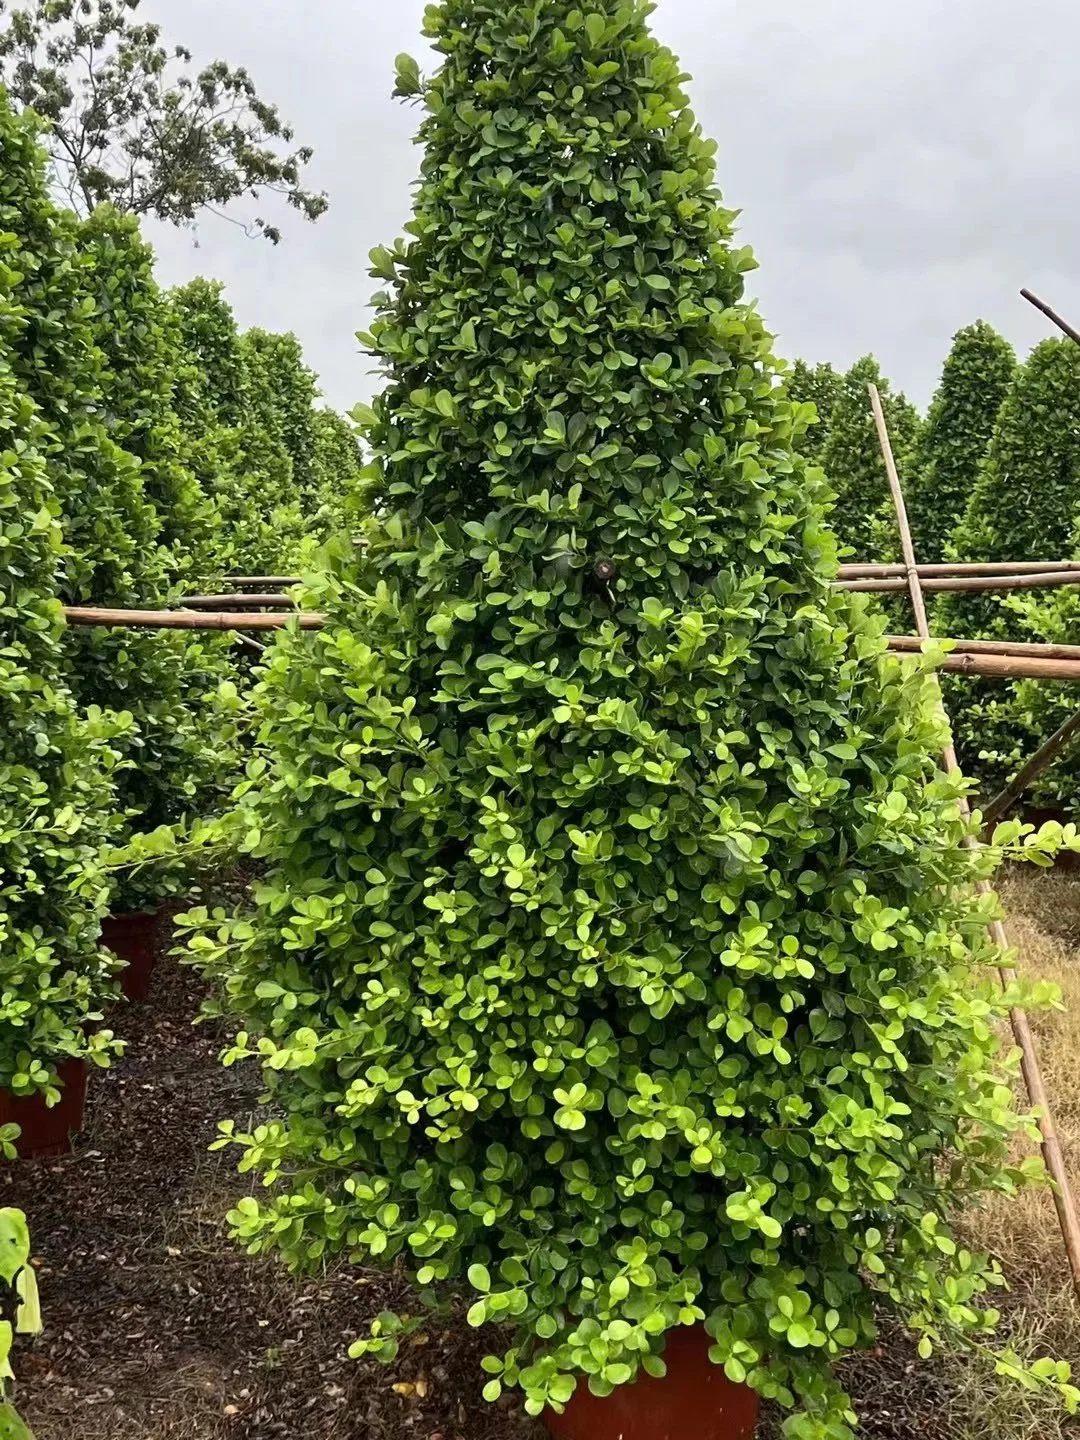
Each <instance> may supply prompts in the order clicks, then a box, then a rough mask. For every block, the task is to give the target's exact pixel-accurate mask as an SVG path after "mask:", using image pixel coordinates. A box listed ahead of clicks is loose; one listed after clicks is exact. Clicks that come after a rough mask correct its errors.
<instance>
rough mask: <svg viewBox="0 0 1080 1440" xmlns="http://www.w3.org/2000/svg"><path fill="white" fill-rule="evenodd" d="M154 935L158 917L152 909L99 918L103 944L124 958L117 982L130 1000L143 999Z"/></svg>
mask: <svg viewBox="0 0 1080 1440" xmlns="http://www.w3.org/2000/svg"><path fill="white" fill-rule="evenodd" d="M157 936H158V917H157V915H156V914H154V913H151V912H143V911H139V912H138V913H136V914H133V915H107V916H106V917H105V919H104V921H103V922H102V925H101V942H102V944H103V945H107V946H108V947H109V949H110V950H112V951H113V952H114V953H115V954H116V955H119V957H120V959H121V960H126V961H127V968H126V969H125V970H124V971H122V973H121V975H120V986H121V989H122V990H123V992H124V994H125V995H126V996H127V998H128V999H129V1000H145V999H146V996H147V992H148V991H149V989H150V974H151V972H152V970H153V968H154V954H155V951H156V949H157Z"/></svg>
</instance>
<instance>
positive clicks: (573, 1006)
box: [191, 0, 1019, 1440]
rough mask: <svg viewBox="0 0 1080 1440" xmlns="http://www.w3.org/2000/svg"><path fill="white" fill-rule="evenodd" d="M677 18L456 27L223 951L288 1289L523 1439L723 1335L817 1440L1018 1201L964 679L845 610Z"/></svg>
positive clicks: (469, 21)
mask: <svg viewBox="0 0 1080 1440" xmlns="http://www.w3.org/2000/svg"><path fill="white" fill-rule="evenodd" d="M651 9H652V6H651V5H649V4H647V3H641V0H591V3H586V4H581V3H580V0H578V3H572V0H543V3H540V0H535V3H521V4H515V5H512V6H507V5H505V4H503V3H495V0H442V3H438V4H433V5H431V6H429V7H428V10H427V15H426V21H425V28H426V32H427V34H428V35H429V36H430V37H431V39H432V40H433V42H434V44H435V46H436V48H437V49H438V51H439V52H440V53H441V55H442V59H443V64H442V67H441V69H440V70H439V71H438V73H437V74H436V75H435V76H434V77H433V78H432V79H431V80H430V81H428V82H426V83H424V82H421V81H419V79H414V80H413V81H412V82H411V83H410V86H409V87H408V88H419V87H421V86H422V91H423V98H424V102H425V105H426V114H425V118H424V121H423V124H422V129H421V139H422V140H423V142H424V146H425V152H424V159H423V168H422V175H421V181H420V185H419V188H418V192H417V199H416V209H415V214H414V217H413V219H412V221H411V222H410V225H409V227H408V228H409V238H408V240H407V241H404V242H399V243H398V244H397V245H396V246H394V247H393V248H387V249H379V250H377V251H375V252H374V253H373V256H372V261H373V265H374V273H376V274H377V275H379V276H380V277H381V278H382V279H383V280H384V281H385V282H386V287H385V290H384V291H383V292H382V293H381V295H380V296H379V297H378V299H377V318H376V320H375V323H374V325H373V327H372V331H371V334H370V336H369V337H368V338H369V343H370V346H371V348H372V349H373V351H374V352H375V354H376V355H377V356H378V357H379V359H380V360H381V363H382V365H383V367H384V369H385V372H386V386H385V389H384V390H383V393H382V394H381V396H380V397H379V398H378V400H377V401H376V402H375V404H374V407H373V415H372V423H371V426H370V432H369V437H368V438H369V442H370V445H371V447H372V453H373V457H374V459H373V462H372V465H373V471H374V476H375V479H374V485H375V491H376V494H377V497H378V504H379V506H380V509H381V512H382V514H383V523H382V525H381V527H380V528H379V529H378V530H377V531H373V532H372V543H371V545H370V546H369V548H368V550H367V552H366V554H365V555H363V556H361V557H358V558H357V559H356V560H355V561H354V562H353V563H351V564H349V565H344V566H341V567H339V568H338V569H337V570H335V571H334V572H332V573H330V574H327V575H326V576H324V577H323V578H322V579H321V580H320V581H319V582H318V585H317V586H316V587H314V588H313V591H312V593H311V594H310V596H309V597H308V598H309V599H310V600H311V601H312V602H313V603H318V604H320V605H321V606H323V607H325V609H326V610H327V612H328V624H327V627H326V628H325V629H324V630H323V631H322V632H320V633H318V634H317V635H312V636H305V637H300V636H294V637H292V639H291V640H290V639H288V638H287V639H286V640H285V641H284V642H283V643H282V644H280V645H279V646H277V647H275V649H274V651H273V652H272V654H271V655H270V657H269V660H268V668H267V671H266V675H265V681H264V683H263V686H262V692H261V703H262V707H263V708H262V713H263V738H264V741H265V743H266V746H267V755H266V758H265V759H259V760H257V761H256V762H254V764H253V765H252V768H251V772H250V780H249V784H248V789H247V794H246V799H245V801H244V805H243V809H242V812H241V814H240V816H239V819H240V821H241V824H240V831H241V833H243V834H244V835H245V836H246V839H245V848H246V849H247V850H248V851H249V852H250V853H251V855H252V856H253V857H254V858H255V859H256V860H257V862H258V864H259V866H260V867H261V870H262V873H263V879H262V880H261V882H260V884H259V885H258V887H257V891H256V902H257V903H256V905H255V906H254V908H253V909H252V910H251V911H250V912H247V911H245V912H244V913H241V914H240V915H239V916H238V917H236V918H235V919H233V920H227V919H226V918H225V917H224V916H222V917H217V918H215V917H213V916H206V915H205V914H202V915H199V914H196V915H195V916H194V917H193V919H192V921H191V923H192V924H193V925H194V926H195V927H196V928H197V929H198V931H199V933H198V934H197V936H196V937H195V940H194V944H195V947H196V951H197V954H198V956H199V957H200V959H201V961H202V962H203V963H204V964H205V965H206V966H207V967H208V968H209V970H210V971H211V972H214V973H216V974H217V975H218V976H219V977H220V979H221V981H222V989H223V993H224V997H225V1000H224V1003H225V1004H226V1005H227V1006H228V1007H229V1008H230V1009H231V1010H233V1011H234V1012H235V1013H236V1014H237V1015H238V1016H239V1017H240V1020H241V1023H242V1024H243V1027H244V1028H243V1030H242V1032H241V1033H240V1035H239V1036H238V1038H237V1041H236V1045H235V1049H234V1051H233V1054H232V1057H231V1058H234V1059H236V1058H240V1057H242V1056H245V1055H248V1054H254V1055H256V1056H257V1057H258V1058H259V1059H260V1061H261V1063H262V1065H263V1066H264V1073H265V1076H266V1080H267V1085H268V1089H269V1091H270V1095H271V1097H272V1106H273V1108H272V1111H271V1114H272V1117H273V1118H270V1119H268V1120H267V1121H266V1122H265V1123H263V1124H261V1125H260V1126H259V1127H258V1128H257V1129H256V1130H255V1131H254V1132H253V1133H252V1134H250V1135H244V1136H239V1135H237V1136H234V1137H233V1138H235V1139H237V1140H239V1141H240V1143H241V1144H242V1145H243V1147H244V1150H245V1157H244V1162H243V1163H244V1165H245V1167H247V1168H253V1169H256V1170H258V1171H260V1172H262V1173H263V1176H264V1178H265V1179H266V1180H267V1181H268V1182H269V1186H270V1188H269V1190H268V1191H265V1192H262V1196H261V1198H255V1197H251V1198H247V1199H245V1200H243V1201H242V1202H241V1204H240V1206H239V1208H238V1210H237V1211H236V1213H235V1214H234V1216H233V1219H234V1223H235V1227H236V1230H237V1232H238V1234H239V1235H240V1236H242V1237H243V1239H244V1240H245V1241H246V1242H247V1243H248V1244H249V1245H250V1246H251V1247H252V1248H253V1249H256V1250H258V1249H267V1248H277V1249H279V1250H281V1251H283V1252H284V1254H285V1255H286V1256H287V1257H288V1259H289V1260H290V1261H291V1262H293V1263H294V1264H297V1265H303V1264H317V1263H320V1261H321V1258H322V1257H324V1256H325V1255H326V1254H328V1253H335V1252H344V1253H345V1254H347V1255H349V1256H351V1257H352V1258H354V1259H355V1260H357V1261H361V1262H365V1263H366V1262H368V1261H371V1260H376V1261H379V1262H381V1263H391V1262H395V1261H398V1260H402V1261H404V1263H405V1264H406V1265H407V1267H408V1269H409V1270H410V1272H411V1273H412V1274H413V1275H414V1276H415V1277H416V1279H417V1281H418V1283H419V1284H420V1285H421V1286H429V1285H433V1286H435V1287H436V1288H439V1289H441V1288H443V1287H444V1286H445V1285H449V1286H450V1287H451V1288H459V1289H460V1288H465V1289H466V1290H468V1291H469V1292H470V1293H471V1298H472V1302H473V1304H472V1309H471V1311H470V1319H471V1321H472V1322H473V1323H475V1324H482V1323H485V1322H488V1321H507V1320H509V1321H512V1322H515V1323H516V1325H517V1327H518V1328H517V1336H516V1339H514V1340H513V1341H512V1342H511V1343H510V1347H509V1349H507V1350H506V1351H505V1353H503V1354H501V1355H499V1356H494V1357H491V1358H489V1360H488V1361H487V1362H485V1368H486V1369H487V1370H488V1371H489V1374H490V1375H491V1380H490V1382H489V1385H488V1390H487V1393H488V1394H489V1395H491V1396H494V1395H497V1394H498V1393H499V1390H500V1388H501V1386H502V1385H503V1384H508V1385H519V1386H521V1387H522V1388H523V1389H524V1390H525V1392H526V1394H527V1397H528V1404H529V1407H530V1409H531V1410H533V1411H534V1412H536V1411H538V1410H540V1409H542V1408H543V1407H544V1405H545V1404H560V1403H562V1402H565V1401H566V1400H567V1399H568V1397H569V1396H570V1394H571V1391H572V1389H573V1386H574V1384H575V1380H576V1379H577V1378H578V1377H580V1376H582V1375H587V1376H588V1378H589V1384H590V1385H591V1386H592V1388H593V1389H594V1390H596V1391H597V1392H598V1393H600V1394H604V1393H607V1392H608V1391H610V1389H611V1388H612V1387H613V1386H615V1385H618V1384H621V1383H623V1382H625V1381H628V1380H630V1379H631V1378H632V1377H633V1376H634V1375H635V1374H636V1373H637V1372H638V1370H639V1367H640V1366H641V1365H643V1364H644V1365H645V1367H646V1368H647V1369H649V1370H651V1371H652V1372H653V1373H656V1372H657V1371H658V1370H661V1369H662V1361H661V1360H660V1358H659V1355H658V1353H654V1352H659V1351H660V1350H661V1349H662V1339H663V1335H664V1333H665V1332H666V1331H668V1330H669V1329H671V1328H672V1327H674V1326H677V1325H681V1324H688V1323H692V1322H694V1321H695V1320H698V1319H701V1318H705V1319H707V1323H708V1327H709V1331H710V1333H711V1334H712V1336H713V1337H714V1341H715V1348H714V1352H713V1354H714V1358H715V1359H716V1361H717V1362H718V1363H722V1364H724V1365H725V1366H726V1368H727V1371H728V1373H729V1375H731V1376H732V1377H733V1378H735V1379H736V1380H739V1379H743V1378H748V1379H749V1380H750V1382H751V1383H752V1384H753V1385H755V1386H757V1387H758V1388H759V1389H761V1390H763V1391H764V1392H766V1393H769V1394H776V1395H778V1396H779V1397H780V1399H781V1400H782V1401H783V1402H784V1403H786V1404H788V1405H793V1404H796V1403H798V1404H800V1405H801V1406H802V1409H803V1412H804V1413H802V1414H801V1415H800V1416H797V1417H793V1419H792V1421H791V1424H790V1426H789V1433H790V1434H791V1435H793V1436H799V1437H810V1440H826V1437H830V1440H831V1437H839V1436H843V1435H846V1434H848V1433H849V1432H848V1423H849V1421H850V1419H851V1418H852V1417H849V1416H848V1415H847V1410H848V1405H847V1401H846V1398H845V1397H844V1396H843V1395H842V1393H841V1392H840V1390H839V1388H838V1386H837V1384H836V1382H835V1381H834V1380H833V1379H832V1376H831V1362H832V1361H833V1360H834V1359H835V1358H836V1357H837V1356H839V1355H840V1354H842V1353H843V1352H844V1351H846V1350H848V1349H850V1348H851V1347H853V1346H858V1345H861V1344H864V1343H866V1342H867V1341H868V1340H869V1339H870V1337H871V1336H872V1334H873V1319H872V1305H873V1300H874V1297H875V1294H885V1295H887V1296H889V1297H890V1298H891V1299H892V1300H893V1301H894V1302H895V1303H896V1304H897V1305H898V1306H899V1307H900V1308H901V1310H902V1311H903V1313H904V1314H905V1315H906V1316H907V1317H908V1318H909V1320H910V1323H911V1324H912V1325H913V1326H914V1328H915V1329H916V1330H918V1331H920V1332H925V1333H926V1334H927V1336H936V1335H937V1334H938V1333H939V1332H943V1331H952V1330H955V1329H961V1330H963V1329H975V1330H978V1329H980V1328H982V1327H983V1325H984V1323H987V1322H985V1321H984V1317H983V1316H982V1314H981V1311H980V1309H979V1304H978V1301H979V1296H980V1294H981V1293H982V1291H983V1289H984V1288H985V1284H986V1270H985V1268H984V1266H983V1264H982V1263H981V1262H980V1261H978V1260H976V1259H973V1258H972V1257H970V1256H968V1255H966V1254H965V1253H964V1252H963V1251H958V1249H957V1245H956V1243H955V1241H954V1240H953V1239H952V1238H951V1237H950V1233H949V1223H948V1215H949V1211H950V1207H951V1205H952V1203H953V1198H954V1196H956V1195H957V1194H962V1195H964V1197H965V1198H968V1197H969V1196H970V1195H972V1194H975V1193H978V1192H979V1191H980V1190H982V1189H984V1188H985V1187H987V1186H992V1187H995V1188H1005V1189H1008V1188H1009V1187H1010V1186H1012V1185H1013V1184H1014V1183H1016V1181H1017V1180H1018V1178H1019V1177H1018V1176H1017V1175H1016V1174H1015V1173H1014V1172H1012V1171H1010V1170H1009V1169H1008V1164H1007V1159H1006V1152H1007V1149H1008V1143H1009V1137H1010V1134H1011V1133H1012V1131H1013V1128H1014V1125H1015V1123H1016V1122H1015V1120H1014V1118H1013V1117H1012V1115H1011V1113H1010V1091H1009V1088H1008V1085H1007V1084H1005V1083H1003V1081H1002V1071H1001V1069H1000V1068H999V1064H998V1060H997V1059H996V1052H997V1045H998V1042H997V1040H996V1038H995V1029H994V1024H993V1020H994V1016H995V1014H996V1013H997V1012H998V1011H999V1010H1000V1007H1001V1004H1002V999H1001V996H1000V994H998V993H997V991H996V990H995V988H994V985H993V983H992V980H991V978H990V976H989V974H988V972H982V971H980V969H979V966H980V964H981V963H982V962H984V961H988V960H990V959H991V958H992V956H991V948H990V944H989V941H988V938H987V934H986V928H985V927H986V919H987V916H988V914H989V904H990V902H988V901H979V900H977V899H975V898H974V896H973V895H972V893H971V889H970V885H969V881H970V880H971V878H972V876H973V874H974V873H975V871H976V869H978V868H979V867H981V866H983V865H984V864H985V860H984V859H983V858H981V857H980V856H979V855H978V854H974V855H973V854H972V852H968V851H965V850H963V849H962V848H961V844H960V841H961V836H962V831H963V826H962V823H961V821H960V819H959V815H958V810H957V803H956V793H957V792H956V789H955V786H954V783H953V782H952V781H951V780H948V779H946V778H945V777H942V776H940V775H938V774H936V772H935V766H934V762H933V759H932V756H933V755H934V754H935V752H936V751H937V749H938V748H939V746H940V744H941V741H942V734H941V729H940V724H939V721H938V719H937V711H936V700H935V697H936V689H935V686H934V684H933V682H932V681H931V680H930V679H928V678H927V677H926V675H925V674H924V673H923V672H922V671H921V670H920V669H918V668H916V667H913V666H912V665H911V664H906V665H905V667H904V668H901V666H900V664H899V662H896V661H893V660H890V659H889V658H888V657H886V656H885V655H884V654H883V649H882V642H881V639H880V636H879V633H878V632H879V630H880V624H879V622H876V621H874V620H872V619H869V618H868V617H867V612H866V610H865V607H864V606H863V605H862V603H861V602H860V601H859V600H858V599H857V598H854V599H853V598H851V597H845V596H843V595H841V594H839V593H838V592H836V591H834V590H832V588H831V586H830V579H831V577H832V576H833V574H834V573H835V563H836V546H835V540H834V538H833V536H832V535H831V534H830V532H829V531H828V530H827V528H826V527H825V524H824V517H823V499H824V496H823V494H822V493H820V492H819V488H818V482H817V481H816V480H815V479H814V472H812V471H807V469H806V468H805V462H804V461H803V460H802V459H801V458H799V457H798V456H797V455H795V454H794V453H793V451H792V442H793V440H797V439H798V436H797V435H796V434H793V423H792V414H793V412H792V408H791V406H790V404H789V402H788V401H787V400H786V398H785V396H784V393H783V391H782V389H781V388H780V387H779V386H778V385H777V384H776V383H775V382H776V378H777V365H776V363H775V362H774V360H773V358H772V354H771V348H770V340H769V337H768V335H767V334H766V332H765V330H764V328H763V326H762V322H761V320H760V318H759V316H758V314H757V312H756V310H755V309H754V308H753V307H752V306H750V305H748V304H747V303H746V302H745V301H744V299H743V275H744V273H745V272H746V271H747V270H749V269H750V268H751V266H752V264H753V260H752V256H751V254H750V252H749V251H748V250H747V249H745V248H737V247H736V246H735V245H733V243H732V241H731V235H732V219H733V217H732V214H731V212H730V211H728V210H726V209H724V208H723V206H722V205H721V203H720V198H719V196H718V194H717V192H716V190H715V188H714V177H713V160H712V156H713V150H714V147H713V146H712V145H711V144H710V143H708V142H707V141H705V140H704V139H703V138H702V137H701V135H700V133H699V130H698V127H697V125H696V123H695V121H694V118H693V116H692V114H691V112H690V111H689V109H688V108H687V102H686V98H685V95H684V93H683V90H682V88H681V87H682V82H683V80H684V78H685V77H683V76H682V75H681V73H680V70H679V67H678V64H677V62H676V61H675V59H674V58H673V57H672V55H671V54H670V53H669V52H668V51H666V50H665V49H663V48H662V47H661V46H659V45H658V44H657V43H656V41H655V40H654V39H653V38H652V36H651V34H650V33H649V31H648V29H647V28H646V24H645V21H646V17H647V15H648V13H649V11H650V10H651ZM399 72H400V73H401V74H405V75H406V76H407V74H408V73H412V74H414V76H415V67H413V70H412V72H410V71H409V67H408V66H405V65H401V66H399ZM399 88H402V87H401V84H400V82H399ZM858 378H859V381H860V383H863V379H862V376H861V375H860V376H859V377H858ZM851 383H852V384H853V383H854V381H852V382H851ZM841 399H842V400H843V397H841ZM862 403H863V404H864V405H865V391H864V392H863V395H862ZM984 974H985V975H986V978H985V979H984V978H983V975H984ZM229 1133H230V1134H231V1133H232V1132H231V1130H230V1131H229ZM946 1158H948V1160H949V1164H948V1165H944V1164H943V1163H942V1162H943V1161H944V1160H945V1159H946ZM399 1325H400V1322H399V1321H398V1320H395V1319H394V1318H393V1317H386V1318H385V1319H384V1320H382V1321H380V1322H378V1324H377V1326H376V1333H375V1334H374V1335H373V1336H372V1339H371V1341H370V1342H368V1343H369V1344H370V1345H371V1346H372V1347H374V1348H375V1349H377V1350H379V1351H380V1352H389V1351H392V1350H393V1348H394V1345H395V1340H394V1331H395V1328H397V1327H399Z"/></svg>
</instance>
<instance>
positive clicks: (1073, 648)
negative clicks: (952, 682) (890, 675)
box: [885, 635, 1080, 660]
mask: <svg viewBox="0 0 1080 1440" xmlns="http://www.w3.org/2000/svg"><path fill="white" fill-rule="evenodd" d="M885 639H886V641H887V642H888V646H889V649H890V650H921V649H922V647H923V645H924V643H925V642H924V641H923V640H922V638H921V637H920V636H918V635H886V637H885ZM944 644H946V645H952V646H953V647H954V649H953V653H954V654H961V655H1031V656H1035V657H1038V658H1041V659H1043V660H1080V645H1044V644H1035V643H1032V642H1031V641H1028V640H946V641H944Z"/></svg>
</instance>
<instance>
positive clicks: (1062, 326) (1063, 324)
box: [1020, 285, 1080, 345]
mask: <svg viewBox="0 0 1080 1440" xmlns="http://www.w3.org/2000/svg"><path fill="white" fill-rule="evenodd" d="M1020 294H1021V295H1022V296H1023V297H1024V299H1025V300H1026V301H1027V302H1028V303H1029V304H1030V305H1034V306H1035V309H1036V310H1041V311H1042V313H1043V314H1044V315H1045V316H1046V318H1047V319H1048V320H1052V321H1053V322H1054V324H1055V325H1056V326H1057V327H1058V329H1059V330H1062V331H1064V333H1065V334H1066V335H1068V337H1069V339H1070V340H1075V341H1076V343H1077V344H1078V345H1080V330H1074V329H1073V327H1072V326H1071V325H1070V324H1069V322H1068V321H1067V320H1063V319H1062V318H1061V316H1060V315H1059V314H1058V313H1057V311H1056V310H1052V309H1051V308H1050V306H1049V305H1047V303H1046V301H1045V300H1040V299H1039V297H1038V296H1037V295H1034V294H1032V292H1031V291H1030V290H1029V289H1028V288H1027V286H1026V285H1025V286H1024V288H1023V290H1021V291H1020Z"/></svg>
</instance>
